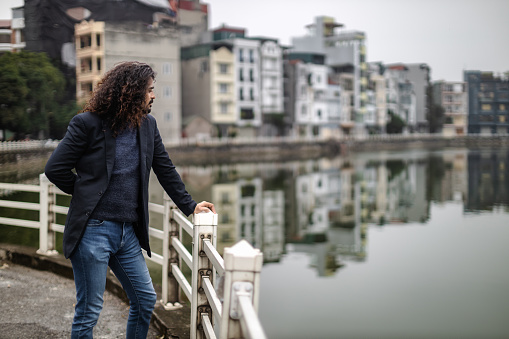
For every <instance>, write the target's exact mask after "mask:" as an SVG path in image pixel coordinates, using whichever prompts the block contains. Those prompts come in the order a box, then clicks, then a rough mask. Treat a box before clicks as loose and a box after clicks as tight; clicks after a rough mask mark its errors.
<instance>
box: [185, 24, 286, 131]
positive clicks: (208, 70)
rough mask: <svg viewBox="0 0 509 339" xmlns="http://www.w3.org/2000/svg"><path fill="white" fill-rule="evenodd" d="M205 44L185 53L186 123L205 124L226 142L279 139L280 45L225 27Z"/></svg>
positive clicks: (205, 39)
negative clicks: (232, 139) (265, 137)
mask: <svg viewBox="0 0 509 339" xmlns="http://www.w3.org/2000/svg"><path fill="white" fill-rule="evenodd" d="M202 41H204V42H203V43H201V44H197V45H194V46H186V47H184V48H182V70H183V77H182V79H183V81H182V85H183V94H184V95H183V114H184V117H185V118H184V121H186V122H189V124H193V121H197V119H201V120H202V121H205V120H206V121H207V122H209V127H210V126H214V127H215V128H216V130H217V135H218V136H222V137H224V136H230V137H233V136H240V137H253V136H257V135H280V134H281V127H280V124H279V122H280V121H281V120H282V115H283V112H284V109H283V67H282V55H283V54H282V47H281V46H280V45H279V44H278V42H277V40H275V39H270V38H259V37H255V38H249V37H246V31H245V29H243V28H235V27H226V26H222V27H219V28H217V29H215V30H211V31H209V32H207V34H205V35H204V37H203V39H202ZM209 127H207V128H206V129H207V130H209V129H210V128H209ZM185 130H186V131H191V129H190V128H188V127H187V126H186V127H185ZM206 134H207V132H206V131H203V132H202V133H200V135H201V136H206ZM187 136H189V137H196V136H198V135H197V134H196V133H192V134H190V133H187Z"/></svg>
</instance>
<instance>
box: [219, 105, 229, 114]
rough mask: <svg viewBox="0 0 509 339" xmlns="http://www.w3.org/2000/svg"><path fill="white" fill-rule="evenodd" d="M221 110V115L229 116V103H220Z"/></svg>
mask: <svg viewBox="0 0 509 339" xmlns="http://www.w3.org/2000/svg"><path fill="white" fill-rule="evenodd" d="M219 109H220V111H221V114H227V113H228V103H227V102H222V103H220V104H219Z"/></svg>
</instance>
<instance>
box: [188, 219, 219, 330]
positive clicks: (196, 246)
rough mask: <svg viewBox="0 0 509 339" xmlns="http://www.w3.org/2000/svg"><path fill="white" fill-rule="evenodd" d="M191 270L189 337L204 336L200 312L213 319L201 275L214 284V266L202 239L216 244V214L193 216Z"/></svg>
mask: <svg viewBox="0 0 509 339" xmlns="http://www.w3.org/2000/svg"><path fill="white" fill-rule="evenodd" d="M193 218H194V227H193V253H192V255H193V272H192V278H191V288H192V300H191V339H196V338H198V339H202V338H205V335H204V333H203V331H201V330H199V329H198V326H200V327H201V314H202V313H208V315H209V318H210V319H211V321H212V322H213V321H214V317H213V316H212V309H211V307H210V306H209V302H208V300H207V296H206V295H205V293H204V291H203V288H202V283H203V277H206V276H207V277H209V278H210V280H211V282H212V283H213V284H214V278H215V277H214V274H213V272H214V267H213V265H212V264H211V263H210V261H209V259H208V258H207V255H206V254H205V251H204V249H203V246H204V245H203V239H210V241H211V242H212V245H214V247H215V246H216V237H217V214H214V213H212V212H209V213H198V214H195V215H194V216H193Z"/></svg>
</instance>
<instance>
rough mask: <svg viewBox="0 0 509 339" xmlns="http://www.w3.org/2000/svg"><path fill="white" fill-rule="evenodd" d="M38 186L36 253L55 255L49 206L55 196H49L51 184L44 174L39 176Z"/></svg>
mask: <svg viewBox="0 0 509 339" xmlns="http://www.w3.org/2000/svg"><path fill="white" fill-rule="evenodd" d="M39 185H40V186H41V191H40V192H39V204H40V212H39V249H38V250H37V253H38V254H42V255H55V254H57V253H58V252H57V251H56V250H55V232H53V231H52V230H51V228H50V226H51V223H52V222H53V221H54V213H51V214H50V211H51V208H50V206H52V205H55V195H54V194H51V195H50V192H49V188H50V185H51V183H50V181H49V180H48V178H46V175H45V174H44V173H42V174H40V175H39Z"/></svg>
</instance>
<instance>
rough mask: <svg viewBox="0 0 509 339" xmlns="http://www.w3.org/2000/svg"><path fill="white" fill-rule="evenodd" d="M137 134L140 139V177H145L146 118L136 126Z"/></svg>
mask: <svg viewBox="0 0 509 339" xmlns="http://www.w3.org/2000/svg"><path fill="white" fill-rule="evenodd" d="M138 135H139V141H140V169H141V177H142V178H145V174H146V172H147V166H146V162H147V160H146V159H145V157H146V155H147V144H148V143H147V137H148V123H147V120H146V119H144V120H143V122H142V123H141V125H140V127H139V128H138Z"/></svg>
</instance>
